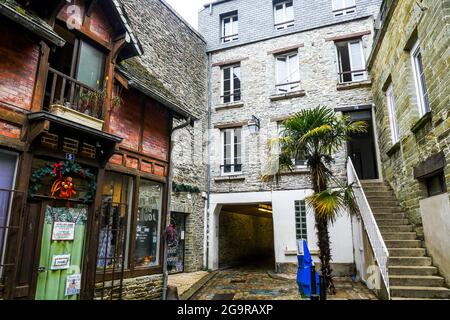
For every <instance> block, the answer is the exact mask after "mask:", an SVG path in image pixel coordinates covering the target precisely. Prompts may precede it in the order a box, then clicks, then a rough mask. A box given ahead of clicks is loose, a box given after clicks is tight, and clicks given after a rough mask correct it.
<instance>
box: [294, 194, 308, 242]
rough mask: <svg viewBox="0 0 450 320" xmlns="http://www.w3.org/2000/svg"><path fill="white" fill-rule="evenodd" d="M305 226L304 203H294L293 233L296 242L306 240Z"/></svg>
mask: <svg viewBox="0 0 450 320" xmlns="http://www.w3.org/2000/svg"><path fill="white" fill-rule="evenodd" d="M307 231H308V230H307V224H306V203H305V201H304V200H301V201H295V233H296V236H297V240H308V236H307Z"/></svg>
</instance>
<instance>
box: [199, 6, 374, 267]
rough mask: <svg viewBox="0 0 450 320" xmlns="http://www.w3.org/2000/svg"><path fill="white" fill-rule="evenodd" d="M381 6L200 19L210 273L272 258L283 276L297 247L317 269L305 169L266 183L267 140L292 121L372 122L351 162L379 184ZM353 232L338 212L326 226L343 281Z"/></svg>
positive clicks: (233, 10) (249, 10)
mask: <svg viewBox="0 0 450 320" xmlns="http://www.w3.org/2000/svg"><path fill="white" fill-rule="evenodd" d="M380 2H381V1H378V0H372V1H370V0H356V1H338V0H336V1H332V0H319V1H306V0H293V1H292V0H287V1H273V0H261V1H258V5H257V6H255V1H251V0H234V1H215V2H212V3H211V4H210V5H205V7H204V9H203V10H202V11H201V12H200V14H199V25H200V33H201V34H202V35H203V36H204V37H205V38H206V40H207V52H208V56H209V74H210V77H209V93H208V94H209V116H210V126H209V129H210V130H209V140H210V145H209V165H210V189H209V192H210V198H209V206H208V212H209V215H208V218H209V220H208V239H207V241H206V248H205V252H206V255H207V256H206V261H205V262H206V264H207V265H208V266H209V268H212V269H217V268H219V267H222V266H226V265H232V264H235V263H242V262H243V261H254V260H262V259H266V260H267V261H269V262H270V264H271V265H272V266H276V269H277V271H280V272H283V271H286V270H291V271H292V270H293V269H294V268H296V262H297V257H296V254H297V241H298V240H301V239H306V240H307V242H308V245H309V247H310V249H311V250H312V253H313V255H314V258H315V259H316V260H317V254H318V248H317V244H316V243H317V241H316V234H315V228H314V217H313V215H312V214H311V213H309V212H307V209H306V206H305V201H304V199H305V197H306V196H308V195H309V194H311V192H312V190H311V184H310V182H309V174H308V169H307V168H306V165H305V163H304V161H302V159H293V161H295V165H296V170H295V171H294V172H289V173H286V174H283V175H282V176H281V178H280V180H279V181H278V183H264V182H262V180H261V176H262V174H263V173H264V172H265V170H267V166H268V153H269V152H268V141H269V140H270V139H271V138H273V137H276V136H277V135H278V132H279V130H280V123H281V122H282V121H283V120H284V119H286V118H288V117H289V116H291V115H293V114H294V113H296V112H298V111H300V110H303V109H306V108H312V107H316V106H318V105H326V106H328V107H329V108H332V109H334V110H336V111H337V112H342V113H346V114H348V115H349V116H351V117H352V118H353V119H361V120H366V121H367V122H368V123H369V125H370V130H369V132H368V133H367V134H365V135H360V136H357V137H354V139H353V141H352V142H351V143H349V145H348V153H349V154H350V155H351V156H352V158H353V160H354V162H355V163H357V164H358V165H357V170H358V173H359V174H360V177H361V178H362V179H378V178H379V172H380V163H379V160H378V157H377V154H376V149H377V145H376V141H375V139H374V134H373V125H372V124H373V119H372V116H371V110H372V97H371V88H370V86H371V78H370V75H369V74H368V72H367V69H366V59H367V57H368V56H369V54H370V52H371V50H372V43H373V36H374V19H375V17H376V15H377V13H378V11H379V5H380ZM346 157H347V150H342V152H340V153H339V154H338V155H336V159H337V161H336V163H335V165H334V172H335V173H336V174H337V175H338V176H341V177H345V176H346V167H345V165H346ZM351 228H352V224H351V219H350V218H349V217H347V216H345V215H343V216H342V217H341V218H339V219H338V221H336V223H335V224H334V225H333V227H332V229H331V237H332V238H331V242H332V250H333V264H334V270H335V272H336V273H337V274H353V273H354V270H353V266H354V254H353V250H354V247H353V239H352V233H351ZM257 236H258V237H257ZM257 239H270V241H262V240H261V241H255V240H257Z"/></svg>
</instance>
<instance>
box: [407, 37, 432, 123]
mask: <svg viewBox="0 0 450 320" xmlns="http://www.w3.org/2000/svg"><path fill="white" fill-rule="evenodd" d="M411 61H412V67H413V74H414V80H415V86H416V92H417V104H418V105H419V111H420V115H421V116H423V115H425V114H426V113H428V112H429V111H430V110H431V109H430V102H429V99H428V90H427V85H426V82H425V74H424V69H423V63H422V52H421V50H420V45H419V41H417V42H416V43H415V44H414V46H413V48H412V50H411Z"/></svg>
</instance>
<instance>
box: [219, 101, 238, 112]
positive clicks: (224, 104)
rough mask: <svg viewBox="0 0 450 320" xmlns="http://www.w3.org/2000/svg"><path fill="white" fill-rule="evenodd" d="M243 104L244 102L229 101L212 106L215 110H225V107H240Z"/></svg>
mask: <svg viewBox="0 0 450 320" xmlns="http://www.w3.org/2000/svg"><path fill="white" fill-rule="evenodd" d="M243 106H244V102H241V101H239V102H230V103H222V104H219V105H217V106H216V107H214V110H215V111H220V110H227V109H237V108H242V107H243Z"/></svg>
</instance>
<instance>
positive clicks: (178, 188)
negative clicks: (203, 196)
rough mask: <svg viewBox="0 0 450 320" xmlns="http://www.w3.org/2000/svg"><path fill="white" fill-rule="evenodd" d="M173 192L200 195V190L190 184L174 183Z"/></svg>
mask: <svg viewBox="0 0 450 320" xmlns="http://www.w3.org/2000/svg"><path fill="white" fill-rule="evenodd" d="M172 191H173V192H189V193H200V189H199V188H197V187H193V186H191V185H188V184H184V183H181V184H178V183H176V182H175V181H173V182H172Z"/></svg>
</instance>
